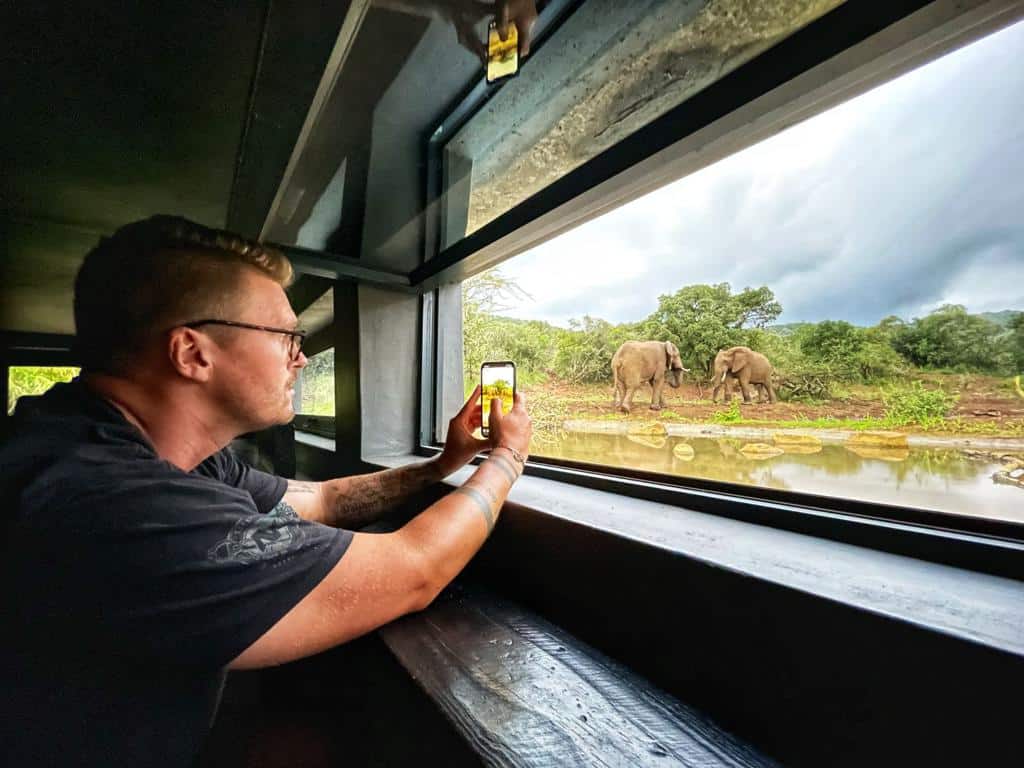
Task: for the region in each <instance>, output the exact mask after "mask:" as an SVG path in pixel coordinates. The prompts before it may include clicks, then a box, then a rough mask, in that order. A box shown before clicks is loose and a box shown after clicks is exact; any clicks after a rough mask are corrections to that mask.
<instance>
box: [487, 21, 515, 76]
mask: <svg viewBox="0 0 1024 768" xmlns="http://www.w3.org/2000/svg"><path fill="white" fill-rule="evenodd" d="M518 71H519V32H518V31H517V30H516V25H515V24H514V23H513V22H511V21H510V22H509V24H508V38H507V39H506V40H502V39H501V35H499V34H498V25H497V24H496V23H495V22H493V21H492V22H491V23H490V26H488V27H487V82H488V83H493V82H494V81H495V80H500V79H501V78H503V77H509V76H510V75H514V74H515V73H516V72H518Z"/></svg>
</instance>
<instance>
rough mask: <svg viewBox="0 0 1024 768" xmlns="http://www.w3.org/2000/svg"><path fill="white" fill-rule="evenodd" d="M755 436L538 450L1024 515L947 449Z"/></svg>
mask: <svg viewBox="0 0 1024 768" xmlns="http://www.w3.org/2000/svg"><path fill="white" fill-rule="evenodd" d="M754 442H755V441H753V440H739V439H732V438H719V439H711V438H683V437H660V436H638V435H608V434H590V433H586V434H584V433H570V434H568V435H567V436H566V437H565V439H564V440H562V441H561V442H559V443H556V444H547V445H543V446H537V447H535V448H534V451H533V453H534V454H535V455H537V456H550V457H552V458H560V459H568V460H572V461H581V462H587V463H590V464H599V465H606V466H616V467H627V468H630V469H642V470H648V471H652V472H661V473H664V474H670V475H680V476H691V477H700V478H706V479H709V480H718V481H723V482H728V483H741V484H745V485H756V486H761V487H765V488H778V489H783V490H794V491H801V492H805V493H815V494H823V495H829V496H841V497H846V498H852V499H862V500H865V501H877V502H883V503H889V504H899V505H901V506H910V507H920V508H923V509H931V510H937V511H941V512H953V513H956V514H964V515H977V516H983V517H996V518H1001V519H1006V520H1024V491H1022V490H1021V489H1019V488H1014V487H1012V486H1005V485H999V484H997V483H995V482H994V481H993V480H992V474H993V473H994V472H995V471H996V470H998V469H999V468H1000V465H999V464H998V463H995V462H993V461H990V460H985V459H978V458H972V457H969V456H967V455H965V454H964V453H963V452H962V451H959V450H951V449H917V448H910V449H908V448H878V447H870V446H857V447H856V449H854V448H848V447H846V446H843V445H830V444H825V445H820V444H818V445H783V446H778V447H777V448H776V451H777V450H778V448H781V449H782V450H783V452H782V453H778V454H777V455H774V454H775V453H776V451H765V450H760V449H758V448H752V447H751V443H754Z"/></svg>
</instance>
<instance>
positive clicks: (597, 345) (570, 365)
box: [555, 315, 639, 384]
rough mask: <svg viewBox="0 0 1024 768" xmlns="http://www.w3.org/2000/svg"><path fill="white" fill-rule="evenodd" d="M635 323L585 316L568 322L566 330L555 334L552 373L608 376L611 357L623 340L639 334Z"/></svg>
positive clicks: (571, 377)
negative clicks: (615, 321) (618, 323)
mask: <svg viewBox="0 0 1024 768" xmlns="http://www.w3.org/2000/svg"><path fill="white" fill-rule="evenodd" d="M638 330H639V328H638V326H637V325H636V324H630V323H624V324H622V325H612V324H611V323H609V322H608V321H607V320H602V319H600V318H597V317H590V315H584V316H583V319H582V320H577V319H575V318H573V319H572V320H570V321H569V330H563V331H561V332H560V333H559V335H558V352H557V354H556V355H555V372H556V373H557V374H558V375H559V376H560V377H561V378H562V379H564V380H566V381H569V382H572V383H574V384H579V383H581V382H602V381H608V380H609V379H610V378H611V375H612V374H611V364H612V356H613V355H614V354H615V352H616V350H618V348H619V347H620V346H621V345H622V343H623V342H625V341H629V340H630V339H632V338H636V337H638V336H639V334H638V333H637V331H638Z"/></svg>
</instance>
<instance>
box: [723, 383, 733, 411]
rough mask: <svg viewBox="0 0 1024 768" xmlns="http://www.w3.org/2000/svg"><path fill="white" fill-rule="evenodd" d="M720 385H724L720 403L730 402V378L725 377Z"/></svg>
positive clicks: (726, 403)
mask: <svg viewBox="0 0 1024 768" xmlns="http://www.w3.org/2000/svg"><path fill="white" fill-rule="evenodd" d="M722 386H723V387H725V393H724V394H723V395H722V403H723V404H725V405H728V404H729V403H731V402H732V379H730V378H728V377H727V378H726V379H725V381H723V382H722Z"/></svg>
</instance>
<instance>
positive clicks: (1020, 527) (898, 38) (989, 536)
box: [410, 0, 1024, 579]
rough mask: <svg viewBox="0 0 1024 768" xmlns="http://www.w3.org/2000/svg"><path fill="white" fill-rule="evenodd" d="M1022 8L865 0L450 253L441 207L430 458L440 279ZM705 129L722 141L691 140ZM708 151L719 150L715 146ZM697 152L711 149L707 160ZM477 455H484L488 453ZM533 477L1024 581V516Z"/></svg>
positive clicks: (709, 486) (624, 479)
mask: <svg viewBox="0 0 1024 768" xmlns="http://www.w3.org/2000/svg"><path fill="white" fill-rule="evenodd" d="M1022 5H1024V4H1022V3H1020V2H1013V1H1010V0H1007V1H1005V2H1000V1H998V0H991V1H989V2H985V1H980V2H976V3H971V4H969V7H966V8H965V7H963V4H957V3H955V2H953V0H935V2H920V1H914V2H911V1H909V0H908V1H905V2H897V3H892V4H886V6H887V7H885V8H882V7H879V5H877V4H873V3H871V2H866V1H865V0H847V2H846V3H845V4H844V5H841V6H839V7H838V8H836V9H834V10H832V11H830V12H829V13H827V14H825V15H824V16H822V17H820V18H819V19H817V20H815V21H814V22H812V23H811V24H809V25H807V26H806V27H804V28H803V29H801V30H798V31H797V32H796V33H794V34H793V35H791V36H790V37H789V38H787V39H785V40H783V41H781V42H780V43H778V44H777V45H776V46H774V47H773V48H771V49H769V50H767V51H765V52H764V53H762V54H761V55H760V56H757V57H755V58H754V59H752V60H751V61H749V62H747V63H746V64H744V65H742V66H741V67H739V68H737V69H736V70H734V71H733V72H731V73H730V74H728V75H726V76H725V77H724V78H722V79H720V80H719V81H717V82H715V83H713V84H712V85H710V86H708V87H707V88H706V89H705V90H704V91H702V92H700V93H698V94H696V95H695V96H693V97H691V98H690V99H688V100H686V101H684V102H683V103H681V104H680V105H678V106H677V107H675V108H673V109H672V110H670V111H669V112H667V113H666V114H665V115H663V116H661V117H659V118H658V119H656V120H655V121H653V122H652V123H650V124H649V125H647V126H645V127H644V128H641V129H640V130H638V131H637V132H636V133H634V134H633V135H631V136H630V137H628V138H626V139H624V140H623V141H622V142H620V143H619V144H617V145H615V146H614V147H612V148H610V149H608V150H606V151H605V152H603V153H601V154H600V155H598V156H596V157H595V158H592V159H591V160H589V161H587V162H586V163H585V164H584V165H582V166H580V167H579V168H576V169H575V170H573V171H571V172H570V173H568V174H567V175H566V176H564V177H563V178H562V179H560V180H558V181H556V182H555V183H553V184H552V185H550V186H549V187H547V188H545V189H543V190H541V191H540V192H538V193H536V194H535V195H533V196H532V197H530V198H528V199H527V200H525V201H523V202H522V203H520V204H518V205H516V206H515V207H514V208H512V209H511V210H509V211H507V212H506V213H504V214H502V215H501V216H499V217H498V218H497V219H495V220H494V221H492V222H490V223H488V224H486V225H485V226H483V227H481V228H480V229H479V230H477V231H476V232H474V233H472V234H471V235H469V236H467V237H465V238H463V239H462V240H460V241H459V242H457V243H455V244H453V245H452V246H450V247H448V248H446V249H444V250H443V251H441V252H438V250H437V249H438V245H439V236H440V232H441V227H440V222H439V216H440V215H443V214H441V213H440V212H439V211H438V210H437V209H438V206H434V209H435V211H434V213H435V215H434V217H433V222H432V223H431V221H430V218H429V217H428V223H427V225H426V233H427V235H428V237H427V238H426V245H425V252H424V255H423V260H422V263H421V266H420V267H419V268H418V269H417V270H415V271H414V272H413V273H412V275H411V276H410V279H411V282H412V284H413V285H414V286H419V287H420V288H421V290H422V289H426V290H425V291H424V292H423V299H422V302H421V361H420V363H421V366H420V393H421V398H420V432H419V434H420V441H419V443H420V445H419V447H418V450H417V453H419V454H420V455H423V456H430V455H435V454H436V453H438V452H439V451H440V443H439V441H438V418H437V417H438V415H439V414H442V413H443V409H442V404H441V402H440V396H441V384H442V381H443V377H444V370H443V361H442V360H439V347H441V346H443V337H444V333H445V329H444V328H443V321H442V318H441V317H440V314H441V312H440V309H439V303H438V286H439V285H442V284H445V283H453V282H456V283H459V284H461V282H462V281H463V280H465V279H467V278H468V277H471V276H473V275H474V274H478V273H480V272H482V271H484V270H486V269H489V268H491V267H494V266H496V265H498V264H500V263H501V262H503V261H505V260H507V259H509V258H512V257H514V256H516V255H518V254H520V253H522V252H524V251H526V250H529V249H530V248H532V247H534V246H536V245H538V244H539V243H540V242H543V241H545V240H548V239H551V238H552V237H555V236H557V235H558V234H560V233H561V232H563V231H567V230H568V229H570V228H572V227H574V226H577V225H578V224H581V223H583V222H585V221H587V220H589V219H591V218H595V217H597V216H599V215H601V214H602V213H604V212H606V211H608V210H611V209H612V208H615V207H618V206H620V205H622V204H624V203H626V202H628V201H629V200H631V199H635V198H637V197H639V196H641V195H643V194H646V193H647V192H649V191H651V190H653V189H656V188H658V187H660V186H662V185H663V184H664V183H667V180H666V177H667V176H668V175H670V174H671V173H672V171H666V170H665V168H664V165H665V161H664V160H662V159H661V155H662V154H664V153H665V152H666V151H668V152H673V153H674V152H676V151H677V148H678V147H679V145H687V144H689V146H684V147H683V148H682V153H681V154H676V155H675V156H674V158H673V159H674V161H679V160H681V161H682V163H683V164H684V167H685V170H684V171H683V173H682V174H680V173H679V171H678V169H677V170H676V171H675V173H676V176H675V177H674V178H678V177H681V175H685V174H686V173H691V172H693V171H695V170H697V169H698V168H701V167H706V166H707V165H710V164H712V163H714V162H717V161H718V160H720V159H723V158H724V157H728V156H730V155H732V154H735V153H736V152H739V151H741V150H742V149H744V148H746V147H748V146H751V145H753V144H755V143H757V142H759V141H761V140H763V139H765V138H767V137H769V136H771V135H774V134H776V133H778V132H780V131H782V130H784V129H785V128H786V127H788V126H789V125H791V124H793V123H795V122H799V121H802V120H804V119H807V118H808V117H811V116H813V115H814V114H818V113H821V112H823V111H825V110H826V109H828V108H830V107H832V106H834V105H836V104H839V103H842V102H845V101H848V100H849V99H851V98H853V97H855V96H856V95H859V94H860V93H863V92H866V91H868V90H870V89H872V88H874V87H876V86H878V85H880V84H882V83H884V82H887V81H889V80H891V79H893V78H895V77H898V76H899V75H900V74H902V73H903V72H906V71H909V70H910V69H913V68H915V67H917V66H921V65H924V64H926V63H928V62H929V61H932V60H934V59H937V58H939V57H941V56H943V55H945V54H947V53H949V52H951V51H952V50H954V49H956V48H958V47H961V46H964V45H967V44H969V43H971V42H974V41H975V40H979V39H981V38H983V37H985V36H987V35H989V34H992V33H994V32H996V31H998V30H999V29H1002V28H1004V27H1006V26H1009V25H1010V24H1012V23H1015V22H1016V21H1019V20H1020V19H1021V18H1022V17H1024V7H1022ZM897 28H898V29H897ZM894 30H896V31H894ZM812 69H816V70H819V74H818V81H819V82H817V83H815V82H811V84H810V85H811V88H810V91H809V92H801V91H800V90H799V88H800V86H797V88H796V90H795V91H794V93H796V96H793V95H786V94H785V93H784V92H785V91H786V90H787V89H788V88H790V84H791V82H792V81H794V80H797V79H798V78H802V77H804V76H809V74H810V72H811V70H812ZM822 78H824V80H823V81H822ZM823 90H825V91H826V93H824V94H823V93H822V91H823ZM780 92H781V93H780ZM473 97H474V93H473V91H470V93H469V94H467V96H466V98H464V99H463V100H462V102H460V104H458V105H457V107H456V108H455V109H454V110H453V112H452V113H451V114H450V115H449V117H448V118H446V120H445V121H443V122H442V124H441V126H439V129H438V130H437V131H435V132H434V133H433V135H432V136H431V139H430V141H429V142H428V156H427V160H428V170H429V172H428V188H427V195H426V197H427V200H428V201H429V200H436V199H437V198H438V195H439V194H440V190H439V188H438V185H439V184H440V167H441V166H440V159H441V156H440V148H441V146H442V144H441V142H440V137H442V136H443V138H444V139H445V140H446V139H447V137H448V136H449V135H451V133H452V132H453V131H454V130H455V129H457V127H458V126H459V125H461V124H462V123H464V122H465V121H466V120H468V119H469V118H470V117H471V115H472V110H473V109H478V108H479V107H480V106H482V104H483V103H484V101H485V100H486V99H483V100H481V97H479V96H477V97H476V98H477V101H475V102H474V101H473ZM755 100H758V101H759V102H760V101H763V104H761V107H762V109H765V110H766V111H767V113H766V114H764V115H762V114H753V115H751V114H747V113H744V108H747V107H751V108H753V106H752V104H751V103H752V102H754V101H755ZM734 113H735V114H734ZM762 117H763V120H762ZM744 119H745V120H746V121H747V122H744ZM716 129H717V130H716ZM702 133H709V134H710V135H705V136H702V137H700V139H699V140H694V141H692V142H691V141H690V140H691V139H694V137H695V135H697V134H702ZM709 146H711V147H713V149H712V150H711V151H708V147H709ZM697 154H701V155H702V157H701V158H695V157H694V155H697ZM687 161H689V165H686V162H687ZM460 325H461V324H460ZM460 341H461V340H460ZM476 461H477V462H479V461H480V459H479V457H478V458H477V460H476ZM526 473H527V474H529V475H532V476H537V477H546V478H549V479H553V480H557V481H560V482H566V483H574V484H578V485H582V486H586V487H590V488H597V489H600V490H605V491H610V492H613V493H618V494H621V495H624V496H630V497H634V498H643V499H651V500H656V501H660V502H664V503H669V504H673V505H676V506H683V507H687V508H690V509H696V510H699V511H705V512H709V513H712V514H717V515H722V516H726V517H732V518H735V519H741V520H747V521H750V522H755V523H759V524H764V525H769V526H772V527H777V528H781V529H786V530H791V531H794V532H798V533H805V534H809V535H814V536H819V537H824V538H829V539H834V540H837V541H842V542H846V543H853V544H861V545H865V546H869V547H872V548H876V549H881V550H885V551H890V552H895V553H898V554H905V555H910V556H913V557H917V558H921V559H926V560H931V561H935V562H940V563H946V564H950V565H955V566H958V567H966V568H970V569H972V570H977V571H982V572H988V573H994V574H997V575H1001V576H1008V577H1011V578H1017V579H1021V578H1024V557H1021V555H1024V522H1022V523H1016V522H1013V521H1005V520H998V519H992V518H984V517H974V516H968V515H956V514H951V513H943V512H937V511H931V510H926V509H919V508H913V507H901V506H898V505H895V504H881V503H876V502H867V501H860V500H856V499H846V498H843V497H833V496H820V495H815V494H810V493H801V492H799V491H789V490H786V491H783V490H777V489H766V488H760V487H756V486H744V485H738V484H731V483H725V482H720V481H714V480H707V479H703V478H699V477H681V476H674V475H671V476H670V475H663V474H659V473H654V472H647V471H642V470H630V469H623V468H618V467H595V466H593V465H587V464H584V463H582V462H574V461H567V460H561V459H554V458H548V457H538V458H536V459H534V458H531V459H530V461H529V462H528V464H527V467H526Z"/></svg>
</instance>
